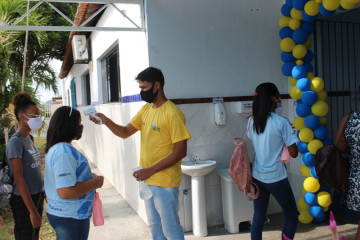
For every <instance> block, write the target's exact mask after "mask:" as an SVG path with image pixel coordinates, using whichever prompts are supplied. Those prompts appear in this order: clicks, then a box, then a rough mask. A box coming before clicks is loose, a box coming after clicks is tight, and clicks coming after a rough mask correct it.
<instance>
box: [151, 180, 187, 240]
mask: <svg viewBox="0 0 360 240" xmlns="http://www.w3.org/2000/svg"><path fill="white" fill-rule="evenodd" d="M149 188H150V190H151V192H152V195H153V196H152V197H151V198H150V199H148V200H145V208H146V215H147V219H148V223H149V227H150V230H151V236H152V239H154V240H166V239H168V240H178V239H179V240H183V239H184V231H183V229H182V227H181V225H180V221H179V215H178V210H179V199H178V198H179V188H177V187H175V188H164V187H156V186H151V185H149Z"/></svg>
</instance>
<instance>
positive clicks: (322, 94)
mask: <svg viewBox="0 0 360 240" xmlns="http://www.w3.org/2000/svg"><path fill="white" fill-rule="evenodd" d="M316 94H317V96H318V99H319V100H323V101H326V99H327V98H328V94H327V92H326V90H325V89H323V90H321V91H320V92H317V93H316Z"/></svg>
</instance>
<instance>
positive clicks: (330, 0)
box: [323, 0, 340, 11]
mask: <svg viewBox="0 0 360 240" xmlns="http://www.w3.org/2000/svg"><path fill="white" fill-rule="evenodd" d="M323 6H324V8H325V9H326V10H328V11H335V10H336V9H338V8H339V7H340V0H323Z"/></svg>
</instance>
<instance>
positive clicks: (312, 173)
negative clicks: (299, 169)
mask: <svg viewBox="0 0 360 240" xmlns="http://www.w3.org/2000/svg"><path fill="white" fill-rule="evenodd" d="M310 175H311V176H312V177H313V178H316V179H319V178H318V176H317V174H316V170H315V166H312V167H311V168H310Z"/></svg>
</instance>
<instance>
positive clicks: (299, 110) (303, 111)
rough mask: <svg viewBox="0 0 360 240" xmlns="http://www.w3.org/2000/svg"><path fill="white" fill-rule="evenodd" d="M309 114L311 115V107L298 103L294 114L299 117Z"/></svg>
mask: <svg viewBox="0 0 360 240" xmlns="http://www.w3.org/2000/svg"><path fill="white" fill-rule="evenodd" d="M310 113H311V106H310V105H307V104H304V103H300V104H299V105H297V107H296V114H297V115H299V116H300V117H306V116H307V115H309V114H310Z"/></svg>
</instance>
